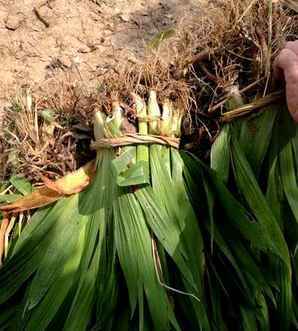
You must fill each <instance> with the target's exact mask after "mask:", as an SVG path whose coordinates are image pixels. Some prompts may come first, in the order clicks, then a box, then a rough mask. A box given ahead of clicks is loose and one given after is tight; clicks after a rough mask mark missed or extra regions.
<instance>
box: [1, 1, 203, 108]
mask: <svg viewBox="0 0 298 331" xmlns="http://www.w3.org/2000/svg"><path fill="white" fill-rule="evenodd" d="M202 1H203V0H163V1H157V0H147V1H143V0H47V1H45V0H43V1H39V0H38V1H36V0H0V58H1V64H0V108H2V107H3V106H4V105H5V104H6V103H7V101H8V100H9V98H10V97H11V96H13V95H14V94H15V93H16V92H17V91H18V90H19V89H20V88H24V87H32V88H33V89H36V88H38V87H42V86H44V83H45V82H46V81H48V80H57V81H59V79H61V78H62V79H63V77H65V76H66V75H67V74H68V73H70V72H71V73H72V76H71V77H72V78H71V79H73V80H74V81H81V83H83V84H85V85H88V86H89V85H94V84H96V82H97V81H98V79H99V77H100V76H101V75H102V74H103V73H104V72H105V71H106V70H108V69H109V68H111V67H113V66H115V65H116V64H117V63H119V62H129V61H133V62H134V61H138V60H141V59H142V55H143V53H144V49H145V48H146V45H147V44H148V42H150V40H152V38H154V36H155V35H156V34H158V33H159V32H160V31H163V30H165V29H168V28H171V27H175V25H177V24H178V23H180V22H181V20H186V21H187V20H188V19H189V17H190V16H192V17H193V16H194V15H199V14H200V12H201V10H202ZM203 2H205V1H203ZM74 83H75V82H74Z"/></svg>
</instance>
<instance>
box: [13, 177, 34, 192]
mask: <svg viewBox="0 0 298 331" xmlns="http://www.w3.org/2000/svg"><path fill="white" fill-rule="evenodd" d="M9 181H10V183H11V184H12V185H13V186H14V187H15V188H16V189H17V190H18V191H19V192H20V193H22V194H23V195H25V194H28V193H31V192H32V185H31V183H30V182H29V181H28V180H27V179H26V178H25V177H20V176H12V177H11V178H10V179H9Z"/></svg>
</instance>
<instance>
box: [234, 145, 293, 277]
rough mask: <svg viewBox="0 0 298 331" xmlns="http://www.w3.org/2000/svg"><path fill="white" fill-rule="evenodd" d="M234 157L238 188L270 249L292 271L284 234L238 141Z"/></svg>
mask: <svg viewBox="0 0 298 331" xmlns="http://www.w3.org/2000/svg"><path fill="white" fill-rule="evenodd" d="M232 159H233V166H234V176H235V180H236V183H237V186H238V189H239V190H240V192H241V193H242V194H243V196H244V198H245V200H246V203H247V204H248V206H249V208H250V210H251V211H252V212H253V215H254V216H255V218H256V220H257V222H258V224H259V225H260V226H261V229H262V230H261V231H262V232H263V233H264V236H267V240H266V242H267V247H268V249H269V250H270V251H271V252H272V253H273V254H275V255H277V256H279V257H280V259H281V260H283V261H284V263H285V264H286V266H287V268H288V271H289V272H290V270H291V264H290V257H289V251H288V247H287V244H286V241H285V239H284V236H283V234H282V232H281V229H280V227H279V225H278V222H277V220H276V219H275V217H274V215H273V213H272V210H271V208H270V207H269V205H268V203H267V201H266V199H265V197H264V195H263V193H262V191H261V189H260V187H259V185H258V183H257V181H256V179H255V176H254V173H253V171H252V169H251V167H250V165H249V163H248V161H247V160H246V159H245V156H244V155H243V153H242V151H241V149H240V146H239V144H238V143H237V142H236V141H233V143H232Z"/></svg>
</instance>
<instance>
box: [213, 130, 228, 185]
mask: <svg viewBox="0 0 298 331" xmlns="http://www.w3.org/2000/svg"><path fill="white" fill-rule="evenodd" d="M229 145H230V126H229V125H225V126H224V127H223V128H222V129H221V131H220V134H219V136H218V137H217V138H216V140H215V142H214V143H213V145H212V147H211V160H210V162H211V169H213V170H214V171H216V172H217V174H218V176H219V177H220V178H221V179H222V181H223V182H224V183H227V182H228V178H229V169H230V147H229Z"/></svg>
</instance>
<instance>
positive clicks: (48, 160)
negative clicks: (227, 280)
mask: <svg viewBox="0 0 298 331" xmlns="http://www.w3.org/2000/svg"><path fill="white" fill-rule="evenodd" d="M286 2H287V1H284V2H280V1H279V2H276V1H275V2H274V3H272V2H271V1H267V0H266V1H265V0H262V1H255V0H228V1H227V0H217V1H212V3H211V4H209V8H208V11H206V15H202V16H200V17H199V18H197V19H194V21H192V22H189V21H188V22H187V24H186V23H185V22H181V24H180V26H179V28H177V30H176V34H175V37H172V38H170V39H169V40H166V41H164V42H163V43H162V44H161V45H160V46H159V48H158V49H157V50H154V51H152V50H150V52H148V56H147V59H146V60H145V61H144V63H141V64H136V63H127V66H126V67H119V68H117V67H114V68H113V69H112V70H111V71H109V72H107V73H106V74H105V75H104V76H103V77H102V79H101V81H100V82H99V85H98V89H97V90H96V91H92V92H91V93H90V92H88V91H86V90H85V89H84V86H75V85H73V84H72V83H71V82H72V79H71V77H66V78H65V79H64V80H63V81H62V82H60V83H59V84H57V82H49V83H48V84H49V87H48V90H51V91H52V92H51V93H49V95H47V96H43V97H39V98H38V99H36V100H35V101H33V102H32V106H31V107H28V104H27V103H28V97H26V96H25V102H24V96H22V98H20V99H18V101H17V102H16V103H15V105H14V107H11V108H10V110H8V111H7V113H6V125H7V128H8V129H7V131H5V132H4V133H2V134H1V137H0V139H1V142H2V143H1V144H2V148H3V149H4V153H3V154H2V157H1V158H2V162H4V163H5V164H6V167H5V169H4V170H5V171H4V174H3V175H4V176H8V175H9V173H11V172H12V171H14V172H18V173H20V172H21V173H23V174H25V175H26V176H28V177H29V178H30V179H38V178H39V177H40V176H41V175H47V176H49V175H53V176H54V175H56V174H58V175H62V174H64V173H65V172H67V171H70V170H73V169H75V168H76V167H77V166H78V159H79V162H82V161H87V159H88V158H89V157H90V155H89V152H88V144H89V142H90V132H88V128H91V119H92V114H93V111H94V109H101V110H103V111H105V112H106V113H109V112H110V111H111V100H113V99H115V98H118V99H119V100H120V102H121V103H122V105H123V107H124V108H125V110H126V112H127V115H128V117H129V118H130V120H131V121H132V122H133V121H134V120H135V118H134V117H135V116H134V109H133V103H132V100H131V97H130V96H131V92H135V93H138V94H140V95H141V96H142V97H144V98H146V96H147V95H148V91H149V90H150V89H154V90H156V91H157V92H158V96H159V101H160V102H162V100H163V99H164V98H170V99H171V100H173V101H174V102H176V103H178V104H179V106H180V108H181V105H182V106H183V109H184V110H185V112H186V114H187V115H188V116H186V120H185V123H186V128H187V130H186V132H187V134H188V135H189V137H188V142H191V144H192V146H193V142H195V144H194V145H196V146H197V147H198V145H200V146H204V145H205V147H204V148H205V150H206V149H207V150H208V148H209V147H208V146H210V142H212V141H213V139H214V136H215V135H216V134H217V132H218V117H219V115H220V114H221V113H222V112H223V111H224V104H225V101H226V100H228V99H229V98H230V97H231V94H232V93H233V91H235V90H236V91H242V97H243V99H244V100H245V101H246V102H250V101H252V100H253V99H254V98H255V97H258V96H263V95H267V94H269V93H271V92H272V91H274V90H275V89H276V86H275V84H274V81H273V79H272V75H271V72H272V70H271V69H272V62H273V60H274V58H275V57H276V56H277V54H278V52H279V50H280V48H281V47H282V45H283V44H284V42H285V41H286V40H294V39H297V37H298V15H297V13H295V11H293V8H292V7H291V9H289V7H288V6H286ZM288 3H289V4H291V1H288ZM185 26H187V28H185ZM26 100H27V101H26ZM26 102H27V103H26ZM44 109H50V110H52V111H53V112H54V114H55V121H54V123H51V124H47V123H45V121H43V120H42V119H41V118H40V117H39V115H38V114H39V112H40V111H42V110H44ZM190 128H191V130H190ZM80 136H81V137H80ZM88 137H89V140H88ZM205 142H207V145H206V144H205ZM78 146H79V147H78ZM206 146H207V147H206ZM78 150H79V154H76V151H78ZM78 155H79V156H78ZM0 162H1V161H0Z"/></svg>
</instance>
